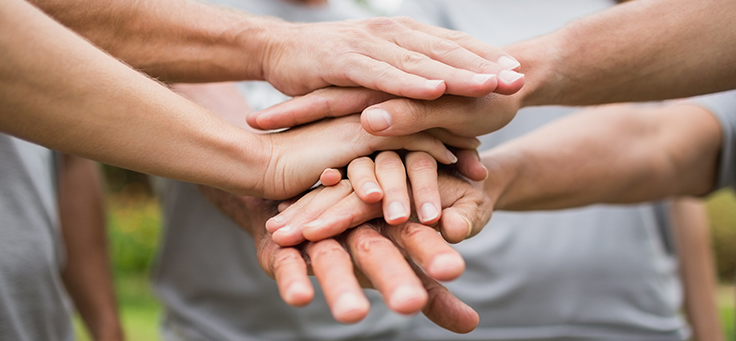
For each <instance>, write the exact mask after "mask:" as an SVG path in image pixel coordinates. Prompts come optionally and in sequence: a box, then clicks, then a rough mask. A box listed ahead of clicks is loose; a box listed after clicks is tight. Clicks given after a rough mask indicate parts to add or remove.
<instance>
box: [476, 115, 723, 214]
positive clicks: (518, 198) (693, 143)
mask: <svg viewBox="0 0 736 341" xmlns="http://www.w3.org/2000/svg"><path fill="white" fill-rule="evenodd" d="M720 138H721V130H720V126H719V124H718V122H717V120H716V119H715V117H713V115H712V114H711V113H710V112H708V111H707V110H705V109H703V108H701V107H699V106H694V105H689V104H678V105H673V106H669V107H664V108H657V109H636V108H632V107H630V106H627V105H615V106H607V107H601V108H598V109H592V110H589V111H586V112H583V113H578V114H576V115H572V116H569V117H566V118H564V119H561V120H559V121H557V122H554V123H552V124H550V125H547V126H545V127H544V128H542V129H539V130H537V131H535V132H533V133H530V134H528V135H526V136H523V137H521V138H518V139H516V140H513V141H511V142H509V143H506V144H504V145H501V146H499V147H498V148H495V149H493V150H491V151H488V152H486V153H484V154H483V155H482V157H483V162H484V164H485V165H486V167H487V168H488V170H489V174H491V175H490V178H489V180H487V181H486V189H487V190H488V191H489V192H490V193H495V194H494V195H492V197H496V198H498V201H497V203H496V209H507V210H508V209H512V210H529V209H555V208H564V207H573V206H581V205H587V204H591V203H597V202H607V203H629V202H640V201H649V200H653V199H658V198H662V197H667V196H674V195H703V194H705V193H707V192H708V191H710V190H711V189H712V188H713V186H714V183H715V175H716V169H717V165H718V158H719V151H720V145H721V140H720Z"/></svg>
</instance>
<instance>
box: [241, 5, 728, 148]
mask: <svg viewBox="0 0 736 341" xmlns="http://www.w3.org/2000/svg"><path fill="white" fill-rule="evenodd" d="M734 16H736V3H733V2H730V1H723V0H706V1H700V0H674V1H673V0H649V1H647V0H644V1H641V0H640V1H632V2H630V3H626V4H622V5H619V6H614V7H613V8H611V9H609V10H606V11H603V12H601V13H599V14H595V15H591V16H589V17H586V18H584V19H581V20H576V21H574V22H571V23H570V24H568V25H567V26H565V27H563V28H562V29H560V30H558V31H556V32H553V33H550V34H548V35H545V36H541V37H539V38H535V39H531V40H528V41H525V42H520V43H517V44H514V45H511V46H508V47H505V48H504V49H505V50H506V51H507V52H509V53H510V54H511V55H513V56H515V57H516V59H517V60H518V61H519V62H520V63H521V68H520V69H519V71H521V72H523V73H524V74H525V85H524V88H523V89H522V90H521V91H520V92H519V93H517V96H515V97H516V99H515V100H514V102H515V103H508V104H510V106H507V105H504V102H505V101H502V103H500V105H499V104H493V105H489V106H485V107H483V108H480V107H476V108H478V109H481V111H475V110H472V109H473V106H471V107H470V111H468V108H467V107H466V106H465V105H459V106H457V107H456V108H457V109H458V110H453V109H452V108H442V105H441V104H440V103H437V104H433V103H430V104H426V103H424V102H412V101H408V100H401V101H399V102H394V104H393V105H390V104H388V103H384V104H380V105H379V103H381V102H383V101H385V100H387V99H390V98H391V97H390V96H387V95H385V94H375V93H373V94H371V93H369V92H365V91H359V92H353V93H350V94H348V96H350V98H351V100H352V102H351V103H345V102H341V101H340V100H339V97H333V96H336V95H338V93H335V92H330V93H326V94H325V93H317V94H314V95H312V94H310V95H307V96H305V97H304V98H301V99H296V100H295V102H293V103H291V104H285V105H282V106H280V107H275V108H271V109H267V110H265V111H264V112H261V113H254V114H252V115H251V116H250V117H249V120H248V123H249V124H251V125H252V126H254V127H259V128H263V129H272V128H274V127H285V126H292V125H295V124H301V123H304V122H309V121H312V120H316V119H320V118H321V117H325V116H327V117H334V116H339V115H343V114H347V113H353V112H357V111H363V109H365V108H367V107H369V106H371V105H373V107H372V109H381V110H383V111H385V112H386V113H383V112H381V111H378V110H376V111H368V110H366V111H364V112H363V123H364V127H365V129H366V130H368V131H369V132H371V133H374V134H377V135H394V134H401V133H406V132H415V131H421V129H427V128H430V127H440V128H445V129H448V130H450V131H453V132H454V133H455V134H459V135H462V136H469V135H470V136H475V135H473V134H476V135H479V133H480V132H484V133H488V132H491V131H493V130H496V129H498V128H500V127H502V126H503V125H505V124H506V123H507V122H508V120H510V119H511V118H513V116H514V114H515V112H516V110H518V109H519V108H522V107H526V106H536V105H590V104H602V103H612V102H631V101H649V100H662V99H668V98H680V97H687V96H693V95H699V94H704V93H710V92H716V91H721V90H727V89H732V88H735V87H736V57H735V56H736V54H734V53H733V51H732V50H730V49H729V48H728V47H729V46H734V42H736V31H735V30H732V29H731V22H732V21H733V18H734ZM642 32H647V34H642ZM590 46H596V48H590ZM621 70H626V72H621ZM491 97H493V95H491ZM440 109H444V110H440ZM448 109H449V110H448ZM472 113H482V115H477V114H476V115H469V114H472ZM443 115H444V116H445V117H438V116H443ZM466 115H467V116H466ZM386 117H388V119H386ZM466 119H467V120H466ZM471 120H472V122H474V125H471V126H468V125H465V124H462V123H466V122H469V121H471ZM484 120H489V121H490V122H483V121H484ZM476 125H480V126H483V127H482V129H477V128H476Z"/></svg>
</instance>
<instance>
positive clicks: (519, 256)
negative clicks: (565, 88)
mask: <svg viewBox="0 0 736 341" xmlns="http://www.w3.org/2000/svg"><path fill="white" fill-rule="evenodd" d="M237 4H239V5H241V6H242V8H248V9H251V10H252V11H254V12H256V13H263V12H258V11H256V10H254V9H256V8H258V7H260V6H261V5H263V7H264V8H265V7H272V6H275V5H274V4H278V6H287V7H292V8H293V7H294V6H291V5H287V4H285V3H283V2H282V1H262V0H250V1H247V0H244V1H238V2H237ZM611 4H612V2H610V1H601V0H575V1H542V0H538V1H447V2H446V3H445V2H433V1H427V0H418V1H416V2H413V3H412V2H408V3H406V5H407V6H408V7H407V8H411V7H412V6H414V8H415V9H417V7H416V6H417V5H421V6H419V7H421V8H420V10H412V11H411V12H409V14H411V15H413V16H418V17H420V18H423V19H422V20H425V21H428V22H430V23H434V24H440V25H442V26H446V27H450V28H454V29H460V30H466V31H468V32H469V33H471V34H472V35H474V36H476V37H478V38H480V39H482V40H486V41H488V42H491V43H492V44H494V45H502V44H506V43H510V42H514V41H518V40H520V39H526V38H529V37H532V36H534V35H538V34H542V33H544V32H548V31H551V30H553V29H555V28H557V27H559V26H560V25H562V24H563V23H564V22H566V21H568V20H570V19H572V18H575V17H577V16H581V15H585V14H588V13H591V12H594V11H598V10H601V9H604V8H606V7H608V6H610V5H611ZM450 5H451V6H450ZM310 11H311V10H310ZM289 13H292V14H293V13H294V12H289ZM496 14H498V15H496ZM334 18H336V19H339V18H340V17H334ZM288 19H290V20H300V21H307V20H309V18H306V19H305V18H303V17H301V16H293V17H289V18H288ZM241 90H243V91H244V92H245V93H244V94H245V95H246V97H248V100H249V102H250V103H251V104H252V105H254V106H255V107H256V108H257V109H258V108H261V107H262V106H263V104H262V103H261V102H263V103H266V102H268V100H266V99H265V98H266V97H269V96H272V95H268V93H271V94H272V93H273V91H271V90H268V91H265V90H262V86H257V85H253V84H252V83H251V84H248V85H243V86H242V87H241ZM254 94H256V95H254ZM569 112H571V109H566V108H557V107H544V108H531V109H525V110H524V111H523V112H522V113H520V114H519V115H518V117H517V118H516V119H515V120H514V121H513V122H512V123H511V124H510V125H509V126H508V127H506V128H504V129H503V130H501V131H499V132H497V133H494V134H491V135H489V136H486V137H483V141H484V145H483V148H490V147H492V146H494V145H496V144H498V143H500V142H502V141H505V140H508V139H511V138H513V137H515V136H519V135H521V134H524V133H526V132H528V131H531V130H532V129H534V128H536V127H538V126H541V125H543V124H544V123H547V122H550V121H552V120H554V119H556V118H558V117H561V116H563V115H566V114H568V113H569ZM165 215H166V217H167V218H166V234H165V237H164V243H163V244H164V245H163V248H162V249H161V253H160V257H159V262H158V266H157V268H156V271H155V275H154V280H155V285H156V291H157V293H158V295H159V296H160V297H161V298H162V299H163V301H164V305H165V311H166V316H167V318H166V320H165V325H164V334H165V335H166V336H167V338H168V339H169V340H204V339H209V340H269V339H271V340H277V339H278V340H297V339H301V340H317V339H320V340H325V339H353V340H354V339H374V340H390V339H397V340H411V339H419V340H454V339H457V340H460V339H470V340H492V339H496V340H522V339H536V340H541V339H544V340H555V338H561V339H565V340H570V339H571V338H582V339H591V338H596V339H606V338H608V339H613V340H627V339H630V340H682V339H684V338H685V335H686V334H687V333H688V332H687V328H686V326H685V324H684V323H683V321H682V320H681V319H680V318H679V317H678V311H679V309H680V305H681V302H680V297H681V288H680V286H679V281H678V277H677V270H676V267H677V264H676V259H675V257H674V255H673V250H672V244H671V241H670V239H669V237H668V232H667V226H666V223H665V221H666V219H665V207H664V206H663V205H630V206H593V207H588V208H583V209H577V210H568V211H561V212H535V213H524V214H521V213H520V214H514V213H503V212H498V213H494V217H493V220H492V222H491V223H490V224H489V225H488V226H487V227H486V228H485V229H484V231H483V232H482V233H481V234H480V235H478V236H476V237H474V238H473V239H471V240H468V241H464V242H462V243H460V244H458V245H457V246H456V247H457V249H458V250H459V251H460V252H461V253H462V254H463V256H464V257H465V259H466V261H467V265H468V266H467V270H466V272H465V274H464V275H463V276H462V278H460V279H459V280H456V281H454V282H451V283H448V284H447V286H448V287H449V288H450V289H451V290H452V291H453V292H454V293H455V294H456V295H458V296H459V297H460V298H461V299H463V300H464V301H465V302H468V303H469V304H470V305H471V306H473V307H474V308H475V309H476V310H478V312H479V314H480V317H481V325H480V326H479V328H478V329H477V330H476V331H474V332H472V333H470V334H466V335H458V334H453V333H450V332H447V331H444V330H442V329H441V328H438V327H436V326H434V324H433V323H431V322H429V321H428V320H426V319H425V318H424V317H423V316H417V317H415V318H412V319H411V320H410V319H408V318H406V317H403V316H399V315H397V314H394V313H391V312H390V311H388V309H387V308H386V306H385V305H384V304H383V303H382V301H381V300H380V298H378V297H377V295H374V294H375V293H374V292H369V294H371V295H372V296H371V300H372V301H371V306H372V309H371V314H370V315H369V317H368V318H367V319H366V320H365V321H363V322H361V323H359V324H357V325H354V326H343V325H340V324H338V323H337V322H335V321H334V320H333V318H332V317H331V315H330V313H329V310H328V308H327V306H326V305H325V303H324V298H323V295H322V294H321V292H320V291H319V290H318V291H317V297H316V298H315V300H314V302H313V303H312V304H311V305H310V306H308V307H306V308H298V309H297V308H291V307H288V306H286V305H285V304H284V303H283V302H282V301H281V299H280V297H279V296H278V291H277V289H276V286H275V284H274V283H273V281H272V280H271V279H270V278H268V277H266V276H265V275H264V274H263V272H262V271H261V269H260V267H259V266H258V263H257V261H256V259H255V250H254V248H253V241H252V239H251V238H250V237H248V236H247V234H246V233H245V232H243V231H242V230H240V229H239V228H238V227H237V226H235V224H234V223H232V222H231V221H230V220H229V219H228V218H226V217H224V216H223V215H221V214H220V213H219V212H218V211H217V210H216V209H214V208H213V207H212V206H211V205H210V204H209V203H208V202H206V200H204V199H203V198H202V197H201V195H200V194H199V193H198V191H197V190H196V188H195V187H194V186H193V185H189V184H184V183H180V182H174V181H167V190H166V194H165ZM314 283H315V287H317V286H316V281H315V282H314Z"/></svg>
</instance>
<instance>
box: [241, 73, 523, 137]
mask: <svg viewBox="0 0 736 341" xmlns="http://www.w3.org/2000/svg"><path fill="white" fill-rule="evenodd" d="M525 90H526V88H524V89H522V90H521V91H520V92H519V93H517V94H515V95H510V96H504V95H498V94H490V95H487V96H484V97H480V98H469V97H459V96H444V97H442V98H440V99H437V100H434V101H419V100H411V99H407V98H395V97H393V96H390V95H388V94H385V93H381V92H377V91H373V90H368V89H342V88H327V89H321V90H318V91H315V92H313V93H311V94H308V95H306V96H302V97H295V98H293V99H291V100H289V101H286V102H284V103H281V104H277V105H275V106H272V107H270V108H267V109H265V110H261V111H259V112H254V113H251V114H249V115H248V123H249V124H250V125H251V126H253V127H255V128H260V129H276V128H283V127H290V126H293V125H298V124H304V123H307V122H311V121H314V120H318V119H322V118H324V117H339V116H344V115H349V114H352V113H355V112H361V111H362V114H361V123H362V125H363V128H364V129H365V130H366V131H367V132H369V133H371V134H373V135H377V136H400V135H405V134H412V133H416V132H420V131H427V132H428V133H430V134H433V135H435V136H437V137H438V138H440V139H441V140H443V141H444V142H445V143H447V144H449V145H454V146H456V147H461V148H468V147H467V146H466V145H460V143H464V139H465V138H467V137H475V136H480V135H484V134H488V133H491V132H493V131H496V130H498V129H500V128H502V127H503V126H505V125H506V124H508V123H509V122H510V121H511V119H513V118H514V116H515V115H516V112H517V111H518V110H519V109H520V108H521V105H522V102H521V101H522V100H523V97H522V96H523V94H524V93H525ZM346 98H349V99H350V101H345V100H344V99H346ZM455 140H457V142H456V141H455Z"/></svg>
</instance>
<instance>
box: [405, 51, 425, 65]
mask: <svg viewBox="0 0 736 341" xmlns="http://www.w3.org/2000/svg"><path fill="white" fill-rule="evenodd" d="M428 60H429V58H428V57H427V56H425V55H423V54H421V53H417V52H413V51H407V52H404V53H402V54H401V59H400V61H401V65H404V66H414V65H418V64H421V63H423V62H425V61H428Z"/></svg>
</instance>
